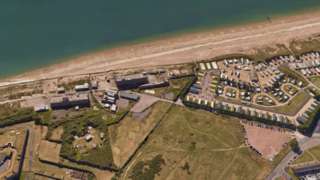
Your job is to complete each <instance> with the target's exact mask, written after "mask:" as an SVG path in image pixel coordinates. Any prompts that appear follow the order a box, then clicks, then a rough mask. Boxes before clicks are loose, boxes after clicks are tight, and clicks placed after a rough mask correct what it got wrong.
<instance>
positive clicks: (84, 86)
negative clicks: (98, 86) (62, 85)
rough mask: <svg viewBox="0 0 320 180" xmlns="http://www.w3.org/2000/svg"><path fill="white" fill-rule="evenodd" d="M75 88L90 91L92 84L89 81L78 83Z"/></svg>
mask: <svg viewBox="0 0 320 180" xmlns="http://www.w3.org/2000/svg"><path fill="white" fill-rule="evenodd" d="M74 89H75V90H76V91H88V90H89V89H90V85H89V83H84V84H81V85H76V86H75V87H74Z"/></svg>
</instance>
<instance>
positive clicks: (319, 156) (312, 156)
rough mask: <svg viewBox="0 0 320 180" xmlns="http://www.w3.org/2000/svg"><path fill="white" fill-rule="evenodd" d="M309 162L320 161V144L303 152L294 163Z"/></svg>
mask: <svg viewBox="0 0 320 180" xmlns="http://www.w3.org/2000/svg"><path fill="white" fill-rule="evenodd" d="M308 162H320V146H316V147H313V148H311V149H309V150H306V151H304V152H303V154H302V155H301V156H299V158H297V159H296V160H295V161H294V162H293V164H301V163H308Z"/></svg>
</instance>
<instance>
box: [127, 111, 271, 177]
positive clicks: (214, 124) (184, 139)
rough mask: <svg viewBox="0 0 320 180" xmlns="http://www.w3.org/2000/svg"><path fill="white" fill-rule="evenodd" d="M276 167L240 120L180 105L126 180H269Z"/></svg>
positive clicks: (151, 139) (141, 153) (136, 159)
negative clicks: (248, 141) (252, 144)
mask: <svg viewBox="0 0 320 180" xmlns="http://www.w3.org/2000/svg"><path fill="white" fill-rule="evenodd" d="M270 168H271V163H268V162H266V161H264V160H263V159H261V158H260V157H259V156H257V155H256V154H255V153H253V152H252V151H251V150H250V149H249V148H248V147H246V146H245V145H244V129H243V127H242V126H241V124H240V123H239V121H238V120H235V119H232V118H228V117H225V116H217V115H214V114H212V113H209V112H206V111H202V110H191V109H187V108H182V107H178V106H174V107H173V108H172V109H170V111H169V113H168V114H167V115H166V116H165V117H164V119H163V120H162V121H161V123H160V125H159V127H158V128H157V129H156V130H155V131H154V133H153V134H152V135H151V136H150V137H149V139H148V141H147V142H146V144H145V146H143V148H142V149H141V150H140V151H139V152H138V153H137V155H136V156H135V157H134V158H133V160H132V161H131V163H130V164H129V165H128V168H127V169H125V170H124V172H123V174H122V175H121V179H128V178H130V179H154V177H159V179H217V180H219V179H221V180H222V179H246V180H247V179H263V178H264V177H265V176H266V175H267V173H268V172H269V171H270Z"/></svg>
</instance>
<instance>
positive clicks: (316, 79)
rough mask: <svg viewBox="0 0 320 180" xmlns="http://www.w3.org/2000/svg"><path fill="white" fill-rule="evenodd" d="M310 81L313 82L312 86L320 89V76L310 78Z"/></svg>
mask: <svg viewBox="0 0 320 180" xmlns="http://www.w3.org/2000/svg"><path fill="white" fill-rule="evenodd" d="M309 80H310V81H311V82H312V84H314V85H315V86H317V87H318V88H320V76H313V77H310V78H309Z"/></svg>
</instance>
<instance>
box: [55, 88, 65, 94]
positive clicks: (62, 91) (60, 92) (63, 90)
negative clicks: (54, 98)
mask: <svg viewBox="0 0 320 180" xmlns="http://www.w3.org/2000/svg"><path fill="white" fill-rule="evenodd" d="M65 92H66V90H65V89H64V87H58V88H57V93H58V94H63V93H65Z"/></svg>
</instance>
